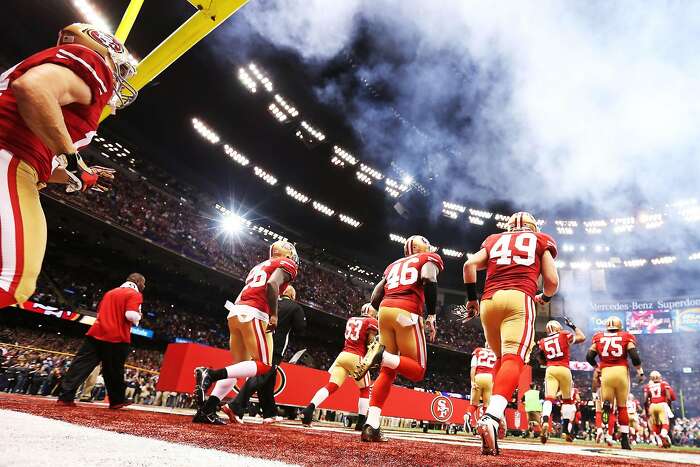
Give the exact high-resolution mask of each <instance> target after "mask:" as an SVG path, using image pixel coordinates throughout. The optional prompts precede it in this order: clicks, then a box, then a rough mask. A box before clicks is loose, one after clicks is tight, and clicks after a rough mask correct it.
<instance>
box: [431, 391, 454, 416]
mask: <svg viewBox="0 0 700 467" xmlns="http://www.w3.org/2000/svg"><path fill="white" fill-rule="evenodd" d="M453 410H454V408H453V406H452V401H451V400H450V399H449V398H447V397H445V396H437V397H436V398H435V399H433V402H431V403H430V413H431V414H433V417H435V420H437V421H439V422H446V421H448V420H449V419H450V418H452V412H453Z"/></svg>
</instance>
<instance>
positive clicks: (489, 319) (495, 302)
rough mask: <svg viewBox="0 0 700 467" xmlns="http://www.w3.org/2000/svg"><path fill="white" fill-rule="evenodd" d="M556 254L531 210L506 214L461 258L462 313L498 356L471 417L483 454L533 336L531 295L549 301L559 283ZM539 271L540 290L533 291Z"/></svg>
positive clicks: (490, 449) (491, 444)
mask: <svg viewBox="0 0 700 467" xmlns="http://www.w3.org/2000/svg"><path fill="white" fill-rule="evenodd" d="M556 256H557V246H556V242H555V241H554V239H552V237H550V236H549V235H547V234H544V233H542V232H540V231H539V228H538V226H537V221H536V220H535V218H534V217H533V216H532V215H531V214H529V213H527V212H518V213H515V214H513V215H512V216H511V217H510V218H509V220H508V231H507V232H503V233H499V234H494V235H490V236H489V237H487V238H486V240H485V241H484V242H483V244H482V245H481V250H479V252H477V253H476V254H474V255H472V256H471V257H470V258H469V259H468V260H467V262H466V263H465V264H464V283H465V285H466V288H467V298H468V302H467V305H466V310H467V317H473V316H476V315H478V314H480V315H481V324H482V326H483V328H484V334H485V336H486V341H487V342H488V344H489V347H490V348H491V349H492V350H493V351H494V352H495V354H496V356H497V357H498V358H499V364H497V367H496V368H497V371H496V376H495V378H494V386H493V395H492V396H491V401H490V402H489V406H488V408H487V409H486V414H485V415H484V416H483V417H482V418H481V419H480V420H479V422H478V423H477V431H478V432H479V434H480V435H481V437H482V452H483V453H484V454H493V455H496V454H498V443H497V430H498V425H499V421H500V420H501V418H503V414H504V412H505V409H506V405H507V404H508V401H509V400H510V398H511V397H512V395H513V392H514V391H515V388H516V386H517V385H518V380H519V378H520V373H521V371H522V369H523V367H524V366H525V362H526V361H528V359H529V355H530V349H531V348H532V344H533V340H534V335H535V300H537V301H538V302H545V301H549V300H550V299H551V297H552V296H553V295H554V294H555V293H556V291H557V289H558V287H559V277H558V275H557V270H556V266H555V265H554V258H555V257H556ZM484 269H485V270H486V283H485V286H484V293H483V296H482V301H481V305H480V306H479V304H478V301H477V295H476V276H477V271H478V270H484ZM540 275H542V276H543V279H544V293H543V294H542V295H537V296H536V293H537V281H538V279H539V277H540Z"/></svg>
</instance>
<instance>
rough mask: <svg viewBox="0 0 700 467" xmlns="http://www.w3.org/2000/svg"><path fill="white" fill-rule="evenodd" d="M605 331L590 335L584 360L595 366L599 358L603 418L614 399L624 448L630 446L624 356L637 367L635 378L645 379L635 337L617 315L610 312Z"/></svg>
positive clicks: (608, 413) (611, 406) (629, 447)
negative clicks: (623, 328)
mask: <svg viewBox="0 0 700 467" xmlns="http://www.w3.org/2000/svg"><path fill="white" fill-rule="evenodd" d="M605 327H606V331H605V332H603V331H600V332H597V333H596V334H595V335H594V336H593V344H592V345H591V348H590V349H588V354H587V355H586V360H587V361H588V363H590V364H591V365H593V366H596V364H597V362H596V357H599V358H600V368H601V374H600V398H601V400H602V401H603V413H604V415H603V418H604V419H605V418H606V416H607V417H608V421H609V419H610V417H609V415H610V413H611V412H612V411H613V403H617V417H618V423H619V424H620V433H622V437H621V438H620V445H621V446H622V448H623V449H631V446H630V442H629V414H628V413H627V395H628V394H629V392H630V391H629V389H630V380H629V371H628V370H627V357H628V356H629V358H630V359H631V360H632V363H633V364H634V366H635V368H636V369H637V378H638V380H639V382H640V383H641V382H642V381H644V370H643V369H642V360H641V359H640V358H639V352H637V347H636V340H635V338H634V336H633V335H632V334H630V333H629V332H626V331H623V330H622V321H620V318H618V317H617V316H611V317H609V318H608V319H607V320H606V321H605Z"/></svg>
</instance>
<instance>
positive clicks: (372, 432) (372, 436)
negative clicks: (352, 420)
mask: <svg viewBox="0 0 700 467" xmlns="http://www.w3.org/2000/svg"><path fill="white" fill-rule="evenodd" d="M360 439H361V440H362V441H364V442H367V443H386V442H387V441H389V440H388V439H387V438H386V436H384V434H383V433H382V430H381V429H379V428H372V426H371V425H365V426H364V427H363V428H362V434H361V435H360Z"/></svg>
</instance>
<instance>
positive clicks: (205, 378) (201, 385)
mask: <svg viewBox="0 0 700 467" xmlns="http://www.w3.org/2000/svg"><path fill="white" fill-rule="evenodd" d="M212 383H213V382H212V380H211V376H209V368H205V367H203V366H198V367H197V368H195V369H194V399H195V401H196V402H197V408H198V409H201V408H202V406H203V405H204V397H205V396H206V394H207V389H209V388H210V387H211V385H212Z"/></svg>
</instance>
